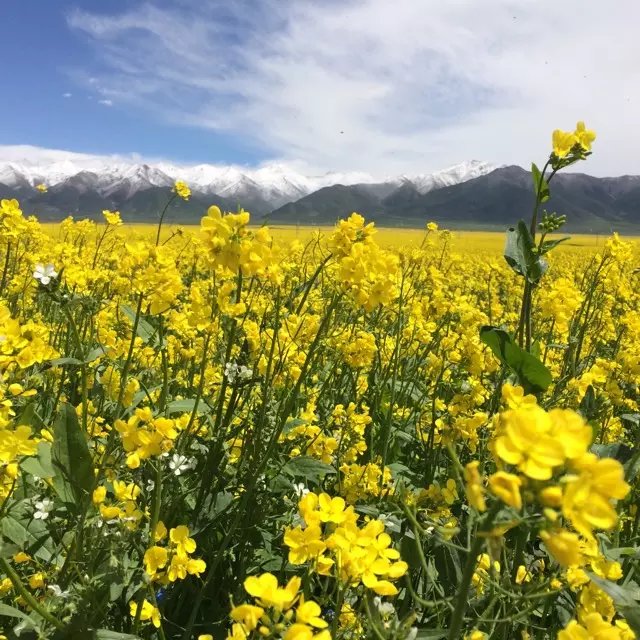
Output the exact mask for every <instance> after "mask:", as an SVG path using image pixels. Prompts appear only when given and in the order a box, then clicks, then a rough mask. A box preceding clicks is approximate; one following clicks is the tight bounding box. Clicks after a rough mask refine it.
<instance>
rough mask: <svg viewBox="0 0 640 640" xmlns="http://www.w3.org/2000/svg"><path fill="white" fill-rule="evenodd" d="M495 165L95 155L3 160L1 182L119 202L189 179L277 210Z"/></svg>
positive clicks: (202, 188) (209, 191)
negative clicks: (319, 196) (389, 169)
mask: <svg viewBox="0 0 640 640" xmlns="http://www.w3.org/2000/svg"><path fill="white" fill-rule="evenodd" d="M493 169H494V167H493V166H492V165H489V164H488V163H486V162H480V161H475V160H473V161H470V162H463V163H461V164H458V165H455V166H453V167H450V168H448V169H444V170H442V171H438V172H436V173H427V174H420V175H415V176H398V177H389V178H386V179H383V180H379V179H375V178H374V177H373V176H371V175H369V174H366V173H360V172H349V173H339V172H328V173H325V174H322V175H311V176H309V175H304V174H302V173H300V172H298V171H294V170H292V169H291V168H289V167H287V166H286V165H282V164H272V165H267V166H263V167H260V168H257V169H246V168H241V167H236V166H219V165H209V164H199V165H193V166H180V165H173V164H169V163H157V164H143V163H133V162H129V163H126V162H122V161H110V160H109V159H105V158H100V157H91V156H86V157H85V156H78V157H74V158H73V159H62V160H58V159H56V160H54V161H51V162H48V163H47V162H41V163H34V162H29V161H26V160H25V161H20V162H15V161H12V162H4V163H2V162H0V184H1V185H5V186H6V187H9V188H13V189H19V190H28V189H29V188H34V187H35V186H36V185H37V184H41V183H43V184H45V185H47V187H48V188H49V189H50V190H52V191H54V192H55V191H60V190H62V189H77V190H78V191H80V192H81V193H87V192H89V191H92V190H93V191H95V193H96V194H97V195H98V196H100V197H101V198H106V199H115V200H116V201H121V200H127V199H130V198H132V197H133V196H134V195H135V194H136V193H139V192H141V191H146V190H149V189H152V188H154V187H163V188H164V187H169V186H171V185H172V184H173V183H174V181H175V180H184V181H185V182H186V183H187V184H189V186H190V187H191V189H192V191H194V192H195V193H199V194H202V195H203V196H204V195H215V196H219V197H221V198H223V199H225V200H229V201H237V202H238V203H239V204H243V203H244V202H247V203H248V204H249V203H250V204H254V205H256V204H257V205H258V207H259V208H262V209H265V210H268V209H275V208H277V207H280V206H282V205H283V204H286V203H288V202H292V201H295V200H298V199H300V198H303V197H304V196H307V195H309V194H311V193H313V192H315V191H317V190H318V189H322V188H323V187H330V186H333V185H337V184H340V185H345V186H350V185H356V184H362V185H379V184H382V185H386V186H387V187H388V188H389V190H392V189H393V188H396V187H399V186H400V185H402V184H407V183H409V184H411V185H413V187H414V188H415V189H416V190H417V191H418V192H419V193H422V194H424V193H427V192H428V191H431V190H433V189H437V188H440V187H443V186H449V185H452V184H458V183H460V182H464V181H466V180H469V179H471V178H476V177H478V176H481V175H484V174H486V173H488V172H490V171H492V170H493Z"/></svg>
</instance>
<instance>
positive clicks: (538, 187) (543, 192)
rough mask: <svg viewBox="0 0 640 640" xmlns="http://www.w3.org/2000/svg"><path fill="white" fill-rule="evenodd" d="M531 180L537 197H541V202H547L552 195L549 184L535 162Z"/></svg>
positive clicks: (532, 166)
mask: <svg viewBox="0 0 640 640" xmlns="http://www.w3.org/2000/svg"><path fill="white" fill-rule="evenodd" d="M531 178H532V179H533V190H534V192H535V194H536V196H539V197H540V202H546V201H547V200H548V199H549V196H550V195H551V192H550V191H549V183H548V182H547V181H546V180H545V179H544V178H543V177H542V172H541V171H540V169H538V166H537V165H536V163H535V162H532V163H531Z"/></svg>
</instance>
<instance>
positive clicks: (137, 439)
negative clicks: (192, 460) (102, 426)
mask: <svg viewBox="0 0 640 640" xmlns="http://www.w3.org/2000/svg"><path fill="white" fill-rule="evenodd" d="M114 426H115V428H116V430H117V431H118V433H119V434H120V436H121V438H122V447H123V448H124V450H125V451H126V452H127V453H128V455H127V461H126V462H127V466H128V467H129V468H130V469H137V468H138V467H139V466H140V462H141V461H142V460H146V459H147V458H150V457H152V456H159V455H161V454H163V453H166V452H168V451H171V449H172V448H173V442H174V440H175V439H176V438H177V437H178V433H179V429H180V427H181V422H180V421H178V420H172V419H171V418H165V417H163V416H158V417H154V415H153V411H152V410H151V408H150V407H144V408H141V409H136V410H135V411H134V413H133V415H132V416H131V417H130V418H129V419H128V420H126V421H125V420H116V422H115V424H114Z"/></svg>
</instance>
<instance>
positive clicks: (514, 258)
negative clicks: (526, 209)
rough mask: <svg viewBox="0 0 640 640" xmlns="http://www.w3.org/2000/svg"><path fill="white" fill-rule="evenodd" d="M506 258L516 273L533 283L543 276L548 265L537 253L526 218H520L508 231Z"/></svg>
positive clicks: (505, 249)
mask: <svg viewBox="0 0 640 640" xmlns="http://www.w3.org/2000/svg"><path fill="white" fill-rule="evenodd" d="M504 259H505V260H506V261H507V264H508V265H509V266H510V267H511V268H512V269H513V270H514V271H515V272H516V273H519V274H520V275H521V276H523V277H524V278H526V279H527V280H528V281H529V282H531V283H532V284H535V283H536V282H538V281H539V280H540V278H542V276H543V275H544V273H545V272H546V270H547V267H548V265H547V263H546V261H545V260H543V259H542V258H541V257H540V256H539V255H538V254H537V252H536V249H535V245H534V242H533V238H532V237H531V234H530V233H529V229H528V227H527V225H526V224H525V222H524V220H520V221H519V222H518V226H517V227H516V228H513V227H511V228H510V229H509V230H508V231H507V243H506V245H505V248H504Z"/></svg>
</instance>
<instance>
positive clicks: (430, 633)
mask: <svg viewBox="0 0 640 640" xmlns="http://www.w3.org/2000/svg"><path fill="white" fill-rule="evenodd" d="M448 635H449V632H448V631H447V629H418V633H417V634H416V636H415V637H416V640H438V638H446V637H447V636H448Z"/></svg>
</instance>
